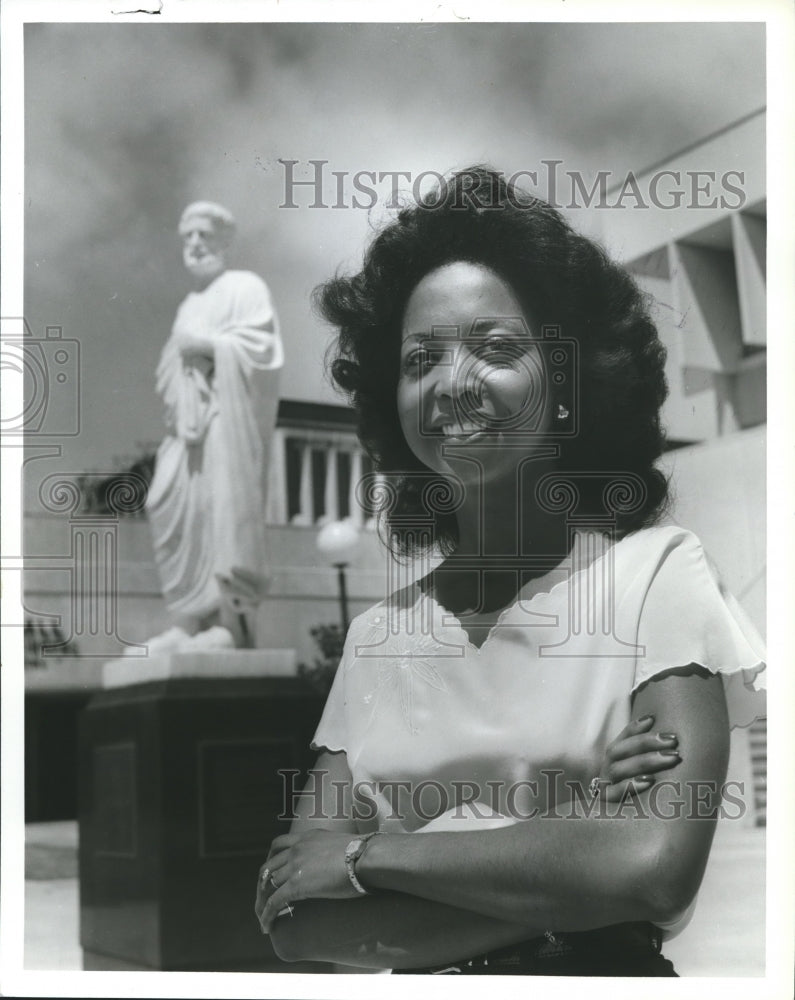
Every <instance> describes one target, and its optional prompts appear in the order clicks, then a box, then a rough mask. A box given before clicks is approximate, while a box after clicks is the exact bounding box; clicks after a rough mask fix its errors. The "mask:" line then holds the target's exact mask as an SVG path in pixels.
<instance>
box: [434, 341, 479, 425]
mask: <svg viewBox="0 0 795 1000" xmlns="http://www.w3.org/2000/svg"><path fill="white" fill-rule="evenodd" d="M473 361H474V359H473V358H472V357H471V355H470V352H469V351H467V349H466V345H464V344H461V343H455V344H452V345H450V347H449V348H445V350H444V351H443V352H441V354H440V358H439V360H438V361H437V363H436V364H435V365H434V366H433V369H432V377H433V393H434V396H435V398H436V399H439V400H441V401H445V402H446V403H447V404H448V405H449V404H450V403H452V404H453V405H455V406H456V407H458V408H464V409H470V408H471V407H472V406H473V405H476V403H477V399H478V398H479V395H480V393H479V391H478V388H477V384H478V378H477V373H476V371H475V368H476V365H475V364H474V363H473Z"/></svg>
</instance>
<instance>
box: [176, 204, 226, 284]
mask: <svg viewBox="0 0 795 1000" xmlns="http://www.w3.org/2000/svg"><path fill="white" fill-rule="evenodd" d="M234 232H235V220H234V218H233V217H232V213H231V212H229V211H228V210H227V209H225V208H224V207H223V206H222V205H216V204H215V203H213V202H210V201H197V202H194V203H193V204H192V205H188V207H187V208H186V209H185V211H184V212H183V213H182V218H181V219H180V220H179V235H180V236H181V237H182V260H183V263H184V264H185V267H186V268H187V270H188V271H189V272H190V274H191V276H192V277H193V279H194V280H195V281H196V283H197V284H198V285H200V286H203V285H206V284H208V283H209V282H210V281H212V280H213V278H216V277H218V275H219V274H221V273H222V272H223V271H224V270H225V268H226V256H225V253H226V248H227V247H228V246H229V244H230V243H231V242H232V238H233V236H234Z"/></svg>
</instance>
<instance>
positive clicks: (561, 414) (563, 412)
mask: <svg viewBox="0 0 795 1000" xmlns="http://www.w3.org/2000/svg"><path fill="white" fill-rule="evenodd" d="M555 416H556V419H557V420H568V419H569V411H568V410H567V409H566V407H565V406H564V405H563V403H558V412H557V413H556V415H555Z"/></svg>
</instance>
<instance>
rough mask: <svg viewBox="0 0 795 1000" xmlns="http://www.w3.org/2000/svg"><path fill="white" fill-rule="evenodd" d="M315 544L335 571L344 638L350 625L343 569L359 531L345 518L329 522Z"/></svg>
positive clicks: (356, 545) (350, 555) (357, 543)
mask: <svg viewBox="0 0 795 1000" xmlns="http://www.w3.org/2000/svg"><path fill="white" fill-rule="evenodd" d="M316 544H317V547H318V549H319V550H320V552H322V553H323V555H324V556H326V558H327V559H328V560H329V561H330V562H331V565H332V566H334V568H335V569H336V570H337V582H338V585H339V597H340V623H341V625H342V635H343V637H344V636H345V635H346V633H347V631H348V625H349V624H350V620H349V617H348V591H347V587H346V584H345V568H346V567H347V565H348V563H349V561H350V559H351V558H352V556H353V554H354V552H355V551H356V549H357V547H358V545H359V530H358V528H356V526H355V525H354V524H353V523H352V522H351V521H350V520H349V519H347V518H346V519H345V520H344V521H330V522H329V523H328V524H325V525H324V526H323V527H322V528H321V529H320V531H319V533H318V536H317V541H316Z"/></svg>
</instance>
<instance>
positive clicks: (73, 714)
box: [25, 690, 93, 823]
mask: <svg viewBox="0 0 795 1000" xmlns="http://www.w3.org/2000/svg"><path fill="white" fill-rule="evenodd" d="M92 694H93V692H92V691H78V690H74V691H71V690H54V691H28V692H25V822H26V823H47V822H51V821H52V820H64V819H77V726H78V719H79V716H80V713H81V712H82V710H83V709H84V708H85V706H86V705H87V704H88V702H89V700H90V699H91V697H92Z"/></svg>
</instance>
